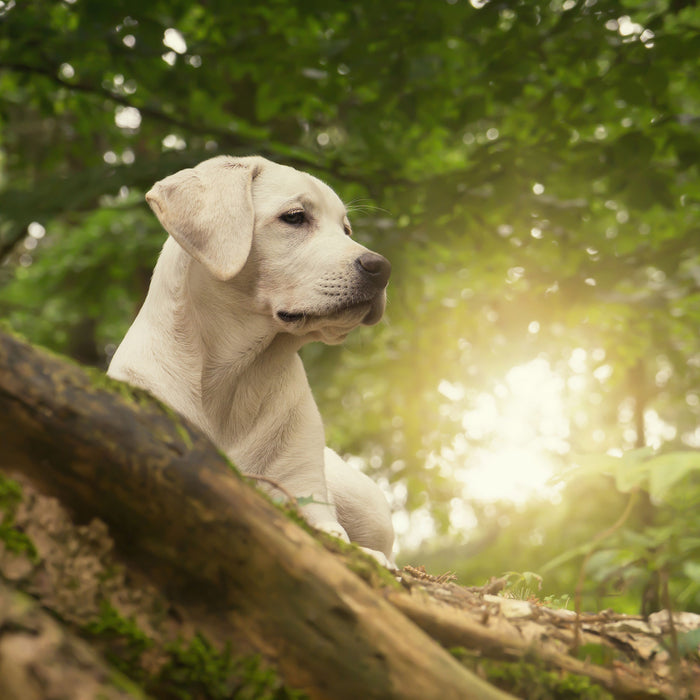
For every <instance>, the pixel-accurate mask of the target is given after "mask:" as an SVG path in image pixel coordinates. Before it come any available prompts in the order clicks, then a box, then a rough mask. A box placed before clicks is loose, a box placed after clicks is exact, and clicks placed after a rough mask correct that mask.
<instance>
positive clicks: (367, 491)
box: [324, 447, 396, 569]
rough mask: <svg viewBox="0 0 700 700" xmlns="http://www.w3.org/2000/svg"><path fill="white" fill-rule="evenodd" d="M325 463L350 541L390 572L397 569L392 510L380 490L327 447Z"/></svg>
mask: <svg viewBox="0 0 700 700" xmlns="http://www.w3.org/2000/svg"><path fill="white" fill-rule="evenodd" d="M324 460H325V471H326V485H327V487H328V491H329V495H330V497H331V499H332V501H333V504H334V505H335V511H336V515H337V517H338V521H339V522H340V524H341V525H342V526H343V527H344V528H345V530H346V531H347V534H348V535H349V537H350V541H351V542H355V543H356V544H359V545H360V546H361V547H362V549H364V550H365V551H366V552H367V553H368V554H371V555H372V556H373V557H374V558H375V559H376V560H377V561H378V562H379V563H380V564H383V565H384V566H386V567H387V568H388V569H396V564H394V561H393V551H392V550H393V547H394V527H393V525H392V522H391V509H390V508H389V504H388V503H387V500H386V498H385V497H384V494H383V493H382V491H381V489H380V488H379V487H378V486H377V485H376V484H375V483H374V482H373V481H372V480H371V479H370V478H369V477H368V476H367V475H366V474H363V473H362V472H360V471H358V470H357V469H353V468H352V467H351V466H350V465H348V464H347V463H346V462H345V461H344V460H343V459H341V458H340V457H339V456H338V455H337V454H336V453H335V452H334V451H333V450H331V449H330V448H328V447H327V448H326V449H325V453H324Z"/></svg>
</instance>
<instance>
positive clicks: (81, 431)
mask: <svg viewBox="0 0 700 700" xmlns="http://www.w3.org/2000/svg"><path fill="white" fill-rule="evenodd" d="M0 445H2V455H1V462H2V463H1V464H0V467H1V468H2V469H3V470H6V471H7V470H9V471H20V472H22V473H23V474H25V475H27V476H28V477H30V478H31V480H32V482H33V483H34V484H35V485H36V486H37V487H38V489H39V490H40V491H42V492H45V493H48V494H51V495H55V496H56V497H57V498H58V499H59V500H60V501H61V503H62V504H64V505H65V506H67V507H68V508H70V509H71V510H72V511H74V512H75V513H76V515H77V517H78V518H82V519H85V520H89V519H91V518H95V517H97V518H100V519H101V520H102V521H104V522H105V523H106V524H107V526H108V528H109V532H110V534H111V536H112V537H113V538H114V539H115V541H116V543H117V547H118V551H119V553H120V556H121V557H123V558H124V559H125V560H126V561H128V562H130V563H131V565H132V566H134V567H136V568H137V569H138V570H139V571H140V572H141V573H142V575H143V576H144V577H145V579H146V580H147V581H148V582H150V583H151V584H153V585H154V586H155V587H157V589H158V590H160V591H161V592H162V593H163V594H164V595H165V596H166V598H167V599H168V600H171V601H175V603H176V604H177V605H179V606H181V607H182V608H183V609H185V610H186V611H187V612H188V615H189V619H190V621H191V624H192V625H194V626H195V627H196V629H197V632H198V633H201V634H204V635H205V636H206V638H207V639H210V640H213V642H214V643H216V644H219V645H222V644H224V643H225V642H227V641H230V640H234V642H235V644H241V645H243V646H244V647H245V648H246V650H254V651H257V652H259V653H260V654H262V656H263V657H264V658H265V659H266V660H267V661H268V662H270V663H271V664H273V665H274V666H275V667H276V668H277V669H278V670H279V672H280V673H281V675H282V676H283V678H284V680H285V682H286V683H288V684H290V685H291V686H293V687H296V688H301V689H303V690H305V691H306V692H307V693H308V694H309V695H310V696H312V697H315V698H349V699H350V698H353V699H354V698H359V697H362V698H427V697H440V698H485V699H487V700H488V699H489V698H494V699H495V698H505V697H508V696H506V695H505V694H504V693H503V692H501V691H499V690H497V689H495V688H494V687H492V686H490V685H489V684H487V683H486V682H484V681H483V680H481V679H480V678H478V677H477V676H476V675H474V674H472V673H470V672H469V671H467V670H466V669H465V668H464V667H463V666H461V665H460V664H459V663H458V662H457V661H456V660H455V659H454V658H453V657H452V656H451V655H450V654H449V653H448V652H446V651H445V650H444V649H443V648H441V647H440V646H439V645H438V644H437V643H436V642H434V641H433V640H432V639H431V638H430V637H429V636H428V635H426V634H425V633H423V632H422V631H421V630H420V629H419V628H418V627H416V626H415V625H414V624H413V623H412V622H410V621H409V620H408V619H407V618H406V617H405V616H404V615H402V614H401V613H400V612H399V611H398V610H396V609H395V608H394V607H393V606H392V605H390V604H389V603H388V602H387V601H385V600H384V599H383V597H382V596H381V595H379V594H377V592H375V591H373V590H372V589H371V588H370V587H369V586H368V585H367V584H366V583H364V582H363V581H362V580H361V579H360V578H358V576H356V575H355V574H353V573H352V572H351V571H350V570H348V568H347V567H346V566H345V565H344V564H343V563H342V562H341V561H340V560H339V559H338V558H337V557H334V556H333V555H332V554H330V553H328V552H327V551H325V550H324V549H323V547H322V546H321V545H320V544H319V543H318V542H317V541H316V540H315V539H314V538H313V537H312V536H311V535H310V534H309V533H307V532H305V531H304V529H302V527H300V526H299V525H298V524H297V523H295V522H294V521H293V520H292V519H290V518H288V517H286V516H285V514H283V513H282V512H280V510H279V509H277V508H275V507H274V506H273V505H272V504H271V503H269V502H268V501H267V500H266V499H265V498H264V497H262V496H261V495H260V494H259V493H257V492H256V491H255V490H254V489H252V488H251V487H250V486H248V485H247V484H246V483H244V481H243V480H242V479H241V478H240V477H239V476H238V475H236V474H235V473H234V472H233V471H232V470H231V468H230V466H229V465H228V463H227V462H226V460H225V459H224V458H223V457H222V456H221V455H220V453H219V452H218V451H217V450H216V448H215V447H214V446H213V445H212V444H211V443H210V442H209V441H208V440H207V439H206V438H205V437H204V436H203V435H201V434H200V433H199V432H198V431H197V430H195V429H194V428H192V427H191V426H190V425H188V424H187V423H186V422H185V421H184V420H183V419H182V418H180V417H179V416H176V415H174V414H173V413H172V412H171V411H169V410H168V409H167V408H165V407H163V406H162V405H160V404H158V403H157V402H155V401H154V400H153V399H151V398H150V397H148V396H147V395H145V394H143V393H142V392H139V391H136V390H133V389H131V388H128V387H125V386H124V385H120V384H118V383H116V382H112V381H110V380H108V379H106V378H105V377H102V376H101V375H98V374H96V373H92V374H88V373H87V372H86V371H85V370H83V369H81V368H80V367H78V366H75V365H72V364H70V363H68V362H66V361H65V360H63V359H60V358H57V357H54V356H52V355H49V354H48V353H46V352H43V351H40V350H37V349H36V348H33V347H31V346H29V345H27V344H26V343H23V342H21V341H19V340H17V339H15V338H14V337H12V336H9V335H7V334H0ZM353 556H356V557H362V555H360V554H359V553H358V554H354V555H353ZM365 564H366V566H367V567H369V568H370V569H371V567H372V564H371V563H369V562H366V563H365Z"/></svg>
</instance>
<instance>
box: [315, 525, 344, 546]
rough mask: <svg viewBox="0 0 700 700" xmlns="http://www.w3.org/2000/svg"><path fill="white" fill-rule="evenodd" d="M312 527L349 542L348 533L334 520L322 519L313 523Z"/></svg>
mask: <svg viewBox="0 0 700 700" xmlns="http://www.w3.org/2000/svg"><path fill="white" fill-rule="evenodd" d="M314 527H315V528H316V529H317V530H321V531H322V532H327V533H328V534H329V535H333V537H337V538H338V539H339V540H343V542H350V538H349V537H348V533H347V532H345V530H344V529H343V526H342V525H341V524H340V523H338V522H336V521H335V520H324V521H322V522H319V523H314Z"/></svg>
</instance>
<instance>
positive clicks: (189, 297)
mask: <svg viewBox="0 0 700 700" xmlns="http://www.w3.org/2000/svg"><path fill="white" fill-rule="evenodd" d="M252 272H253V273H254V271H252ZM250 277H254V274H252V275H250ZM247 280H248V275H246V274H242V275H239V276H237V277H236V278H234V280H232V281H231V282H218V281H216V280H214V279H212V278H211V276H209V275H208V273H207V272H206V271H205V270H204V269H203V267H202V266H201V265H199V264H198V263H197V262H195V261H194V260H193V259H192V258H191V257H190V256H189V255H187V254H186V253H185V252H184V251H183V250H182V249H181V248H180V247H179V245H178V244H177V243H176V242H175V241H174V240H172V239H168V241H167V242H166V244H165V245H164V247H163V250H162V252H161V255H160V258H159V260H158V263H157V265H156V268H155V270H154V273H153V279H152V281H151V287H150V289H149V292H148V296H147V298H146V301H145V303H144V307H143V309H142V312H141V313H142V314H143V315H144V319H143V320H144V321H145V323H144V324H143V325H142V328H147V329H149V331H150V334H151V337H152V338H154V339H155V338H158V339H159V341H158V342H162V339H163V338H165V339H166V341H165V342H166V343H168V344H169V345H170V347H167V348H162V349H158V348H154V353H153V358H154V359H155V358H157V362H158V363H159V364H162V367H160V369H162V370H163V371H162V372H158V373H157V374H158V375H160V376H159V377H158V381H160V382H162V381H166V382H168V381H171V382H175V383H177V384H178V391H167V389H166V390H164V391H162V392H161V391H160V390H159V387H158V386H147V388H148V389H149V390H151V391H152V392H153V393H155V394H156V395H159V394H161V393H162V394H165V395H167V396H168V397H172V396H186V397H187V398H186V399H185V401H186V402H187V406H184V405H183V406H175V408H176V409H178V410H180V411H181V412H183V413H186V414H187V415H190V416H191V415H193V413H194V414H195V415H197V416H198V420H197V422H199V423H200V427H202V428H203V429H204V430H205V431H206V432H208V433H209V434H210V436H211V437H212V438H214V439H215V441H217V442H218V440H217V438H220V436H219V435H218V433H219V432H221V431H225V432H229V431H228V430H227V429H225V428H224V427H223V426H222V425H217V423H221V422H222V421H223V422H225V423H228V422H229V420H230V416H231V414H232V412H236V413H238V420H239V422H240V420H241V418H240V417H241V415H243V416H245V415H256V413H257V410H258V407H257V406H255V405H254V404H255V402H256V400H258V401H260V400H264V395H265V391H264V387H265V385H266V384H268V383H279V376H280V369H281V368H284V366H285V365H288V364H289V363H293V362H299V358H298V355H297V351H298V350H299V348H300V347H301V345H303V340H302V339H300V338H298V337H295V336H292V335H290V334H287V333H279V330H278V329H277V328H276V327H275V326H274V323H273V322H271V319H270V317H269V316H267V315H265V314H262V313H260V312H259V311H257V312H256V311H255V310H254V309H252V308H250V296H249V293H250V292H249V290H246V284H247V283H248V281H247ZM194 298H196V299H197V303H193V299H194ZM166 358H167V360H166ZM165 362H167V363H168V365H169V366H168V365H166V364H164V363H165ZM268 367H269V368H270V369H269V371H267V368H268ZM273 367H274V368H275V371H274V372H273V371H272V368H273ZM146 380H147V381H149V383H150V381H151V380H150V379H149V378H146ZM183 382H184V386H183ZM251 385H255V387H256V391H255V392H250V391H248V387H249V386H251ZM164 389H165V388H164ZM261 389H263V391H262V392H261ZM239 404H240V405H239ZM186 409H187V410H186ZM192 409H195V410H194V411H193V410H192ZM219 444H220V443H219Z"/></svg>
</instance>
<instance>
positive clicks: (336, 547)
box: [313, 530, 401, 589]
mask: <svg viewBox="0 0 700 700" xmlns="http://www.w3.org/2000/svg"><path fill="white" fill-rule="evenodd" d="M313 535H314V537H315V538H316V539H318V540H319V541H320V542H321V543H322V544H323V546H324V547H325V548H326V549H327V550H329V551H330V552H333V553H335V554H340V555H341V556H342V558H343V561H344V562H345V565H346V566H347V567H348V569H350V571H352V572H353V573H355V574H357V575H358V576H359V577H360V578H361V579H362V580H363V581H366V582H367V583H369V585H370V586H372V588H383V587H387V586H388V587H390V588H397V589H398V588H401V584H400V583H399V582H398V581H397V580H396V576H395V575H394V574H392V573H391V572H390V571H389V570H388V569H386V568H385V567H383V566H382V565H381V564H380V563H379V562H378V561H377V560H376V559H375V558H374V557H372V556H371V555H370V554H367V552H364V551H363V550H362V549H360V547H358V546H357V545H356V544H353V543H352V542H351V543H349V544H348V543H347V542H343V540H340V539H338V538H337V537H333V536H332V535H329V534H327V533H325V532H319V531H318V530H314V531H313Z"/></svg>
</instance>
